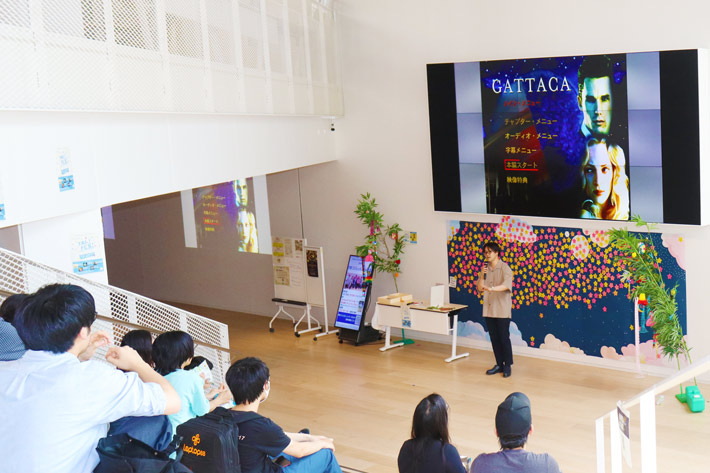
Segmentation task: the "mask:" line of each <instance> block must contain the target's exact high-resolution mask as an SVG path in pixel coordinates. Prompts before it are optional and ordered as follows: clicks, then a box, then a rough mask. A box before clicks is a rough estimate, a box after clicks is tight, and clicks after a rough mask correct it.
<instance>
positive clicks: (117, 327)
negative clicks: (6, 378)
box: [0, 248, 231, 381]
mask: <svg viewBox="0 0 710 473" xmlns="http://www.w3.org/2000/svg"><path fill="white" fill-rule="evenodd" d="M53 283H60V284H76V285H77V286H81V287H83V288H84V289H86V290H87V291H89V292H90V293H91V295H92V296H93V297H94V301H95V303H96V311H97V312H98V314H99V315H101V316H102V317H100V318H97V320H96V322H94V325H93V327H92V328H94V329H97V330H104V331H106V332H108V333H110V334H112V335H113V340H114V342H115V343H118V342H120V341H121V339H122V338H123V336H124V335H125V334H126V333H127V332H128V331H129V330H132V329H133V328H136V327H141V328H146V329H149V330H150V331H151V332H153V333H162V332H166V331H170V330H182V331H185V332H187V333H189V334H190V335H191V336H192V338H193V339H194V340H195V355H201V356H204V357H205V358H207V359H208V360H210V361H212V363H213V364H214V368H213V377H214V379H215V381H219V380H224V376H225V374H226V373H227V370H228V369H229V365H230V361H231V360H230V351H229V333H228V329H227V325H225V324H223V323H221V322H217V321H214V320H211V319H208V318H206V317H202V316H200V315H197V314H193V313H191V312H187V311H185V310H182V309H178V308H176V307H172V306H169V305H167V304H163V303H162V302H158V301H154V300H152V299H149V298H147V297H143V296H140V295H138V294H134V293H132V292H129V291H124V290H123V289H119V288H116V287H112V286H108V285H105V284H101V283H97V282H94V281H89V280H87V279H84V278H81V277H79V276H76V275H74V274H70V273H66V272H63V271H59V270H58V269H54V268H51V267H49V266H47V265H44V264H41V263H38V262H36V261H32V260H30V259H28V258H25V257H24V256H22V255H18V254H16V253H13V252H11V251H8V250H5V249H2V248H0V291H2V292H4V293H10V294H17V293H31V292H34V291H36V290H37V289H39V288H40V287H42V286H44V285H46V284H53ZM4 299H5V297H4V296H3V295H2V293H0V302H2V300H4ZM106 350H107V347H103V348H102V349H99V350H97V351H96V354H95V355H94V358H95V359H97V360H104V356H105V354H106Z"/></svg>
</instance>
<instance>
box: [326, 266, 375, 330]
mask: <svg viewBox="0 0 710 473" xmlns="http://www.w3.org/2000/svg"><path fill="white" fill-rule="evenodd" d="M372 270H373V267H372V262H366V261H365V260H364V258H363V257H361V256H355V255H350V257H349V259H348V267H347V270H346V271H345V279H344V280H343V289H342V291H340V302H339V303H338V314H337V315H336V317H335V326H336V327H338V328H339V329H340V334H339V337H338V338H339V339H340V342H341V343H342V341H343V340H349V341H353V342H355V344H358V343H363V342H365V341H372V340H377V338H378V337H379V332H377V331H374V332H375V334H373V333H370V332H373V329H371V328H370V327H365V314H366V312H367V307H368V305H369V302H370V291H371V289H372V288H371V284H370V283H368V282H367V279H368V278H369V277H370V276H372ZM367 329H369V330H367ZM365 332H367V333H365Z"/></svg>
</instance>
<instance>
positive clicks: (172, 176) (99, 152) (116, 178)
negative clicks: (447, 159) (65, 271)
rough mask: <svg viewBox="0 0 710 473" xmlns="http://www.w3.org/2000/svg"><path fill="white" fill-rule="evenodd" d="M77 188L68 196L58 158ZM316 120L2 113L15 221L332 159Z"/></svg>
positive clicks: (6, 178)
mask: <svg viewBox="0 0 710 473" xmlns="http://www.w3.org/2000/svg"><path fill="white" fill-rule="evenodd" d="M61 149H67V150H68V151H69V156H70V161H71V167H72V171H73V174H74V177H75V183H76V188H75V190H71V191H65V192H60V191H59V185H58V176H59V166H58V163H57V155H58V153H59V150H61ZM333 150H334V137H333V134H332V133H331V132H330V121H328V120H324V119H321V118H313V117H278V116H269V117H267V116H250V117H246V116H227V115H196V114H193V115H191V114H182V115H180V114H147V113H146V114H138V113H110V112H106V113H92V112H0V169H2V172H0V189H2V194H3V196H4V199H5V200H4V201H5V204H6V205H5V207H6V220H3V221H0V227H7V226H12V225H16V224H19V223H25V222H32V221H35V220H41V219H46V218H52V217H57V216H59V215H68V214H72V213H77V212H84V211H91V210H96V209H98V208H100V207H103V206H106V205H111V204H115V203H118V202H127V201H131V200H135V199H140V198H145V197H150V196H154V195H160V194H166V193H168V192H175V191H179V190H184V189H190V188H194V187H200V186H203V185H208V184H214V183H217V182H224V181H227V180H230V179H234V178H238V177H241V176H256V175H261V174H266V173H269V172H278V171H282V170H286V169H293V168H296V167H299V166H307V165H310V164H314V163H321V162H325V161H329V160H331V159H333Z"/></svg>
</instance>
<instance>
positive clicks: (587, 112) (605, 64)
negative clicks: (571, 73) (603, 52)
mask: <svg viewBox="0 0 710 473" xmlns="http://www.w3.org/2000/svg"><path fill="white" fill-rule="evenodd" d="M612 75H613V69H612V67H611V60H610V59H609V56H586V57H585V58H584V60H582V64H581V65H580V66H579V70H578V71H577V80H578V84H579V88H578V91H579V92H578V95H577V102H578V105H579V109H580V110H581V111H582V114H583V115H584V120H583V122H582V129H581V132H582V134H583V135H584V136H585V138H592V137H594V138H606V137H607V136H608V135H609V131H610V128H611V119H612V108H613V94H612V81H611V78H612Z"/></svg>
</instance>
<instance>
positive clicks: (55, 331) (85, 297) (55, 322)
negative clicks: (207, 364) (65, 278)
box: [0, 284, 180, 473]
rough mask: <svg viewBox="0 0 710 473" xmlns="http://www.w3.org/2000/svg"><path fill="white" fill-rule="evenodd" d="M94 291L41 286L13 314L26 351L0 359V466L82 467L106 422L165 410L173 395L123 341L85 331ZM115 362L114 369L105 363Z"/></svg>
mask: <svg viewBox="0 0 710 473" xmlns="http://www.w3.org/2000/svg"><path fill="white" fill-rule="evenodd" d="M95 319H96V306H95V304H94V298H93V297H92V296H91V294H90V293H89V292H88V291H86V290H85V289H83V288H81V287H79V286H75V285H70V284H52V285H48V286H44V287H43V288H41V289H39V290H38V291H37V292H36V293H34V294H33V295H32V297H31V298H30V299H28V300H27V301H26V302H25V303H24V304H23V306H22V310H20V311H19V312H18V313H17V314H16V317H15V319H14V320H13V323H14V326H15V328H16V329H17V333H18V334H19V335H20V338H22V340H23V341H24V343H25V346H26V347H27V349H28V351H27V352H26V353H25V354H24V356H22V358H20V359H18V360H14V361H8V362H4V363H0V419H2V422H0V438H1V439H2V442H0V458H1V459H2V461H0V465H1V466H0V470H1V471H3V472H5V471H8V472H10V471H12V472H15V471H18V472H19V471H21V472H25V473H34V472H37V473H39V472H43V473H44V472H52V473H90V472H92V471H94V468H95V467H96V465H97V464H98V462H99V456H98V453H97V452H96V446H97V444H98V442H99V439H101V438H103V437H105V436H106V432H107V430H108V424H109V423H110V422H113V421H115V420H117V419H120V418H122V417H126V416H154V415H159V414H172V413H174V412H177V411H178V410H179V409H180V398H179V397H178V395H177V393H176V392H175V390H174V389H173V388H172V386H171V385H170V383H169V382H168V381H167V380H165V379H164V378H163V377H162V376H160V375H159V374H157V373H156V372H155V371H153V369H152V368H151V367H150V366H149V365H148V364H147V363H146V362H145V361H143V360H142V359H141V357H140V356H139V355H138V353H136V351H135V350H133V349H132V348H130V347H116V346H111V347H109V348H108V350H107V352H106V361H108V362H109V363H110V364H109V363H102V362H100V361H96V360H92V359H91V358H92V357H93V355H94V353H95V351H96V349H97V348H98V347H101V346H106V345H109V344H110V338H109V335H108V334H106V333H104V332H101V331H98V332H92V331H91V326H92V324H93V323H94V320H95ZM111 364H112V365H114V366H115V367H117V368H119V369H120V370H117V369H115V368H114V367H112V366H111Z"/></svg>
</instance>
